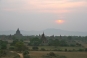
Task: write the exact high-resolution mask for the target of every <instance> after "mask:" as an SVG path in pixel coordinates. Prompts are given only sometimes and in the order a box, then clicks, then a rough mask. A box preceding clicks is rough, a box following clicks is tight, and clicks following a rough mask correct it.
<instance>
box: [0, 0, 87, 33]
mask: <svg viewBox="0 0 87 58" xmlns="http://www.w3.org/2000/svg"><path fill="white" fill-rule="evenodd" d="M86 25H87V0H0V31H6V30H16V29H17V28H19V29H21V30H26V31H30V30H44V29H48V28H55V29H62V30H68V31H82V32H87V26H86Z"/></svg>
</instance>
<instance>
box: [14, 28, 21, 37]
mask: <svg viewBox="0 0 87 58" xmlns="http://www.w3.org/2000/svg"><path fill="white" fill-rule="evenodd" d="M14 35H15V36H22V34H21V33H20V30H19V28H18V29H17V31H16V33H15V34H14Z"/></svg>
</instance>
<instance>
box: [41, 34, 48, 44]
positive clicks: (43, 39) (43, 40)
mask: <svg viewBox="0 0 87 58" xmlns="http://www.w3.org/2000/svg"><path fill="white" fill-rule="evenodd" d="M41 40H42V44H43V45H46V44H47V43H48V40H47V39H46V37H45V35H44V33H43V34H42V36H41Z"/></svg>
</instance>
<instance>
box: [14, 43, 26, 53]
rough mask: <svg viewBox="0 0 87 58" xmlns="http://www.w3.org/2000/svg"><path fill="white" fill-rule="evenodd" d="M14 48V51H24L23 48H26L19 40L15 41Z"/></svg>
mask: <svg viewBox="0 0 87 58" xmlns="http://www.w3.org/2000/svg"><path fill="white" fill-rule="evenodd" d="M15 48H16V51H20V52H21V51H24V50H26V48H27V47H26V46H25V45H24V43H23V42H21V41H19V42H17V43H16V44H15Z"/></svg>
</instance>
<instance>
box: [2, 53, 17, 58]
mask: <svg viewBox="0 0 87 58" xmlns="http://www.w3.org/2000/svg"><path fill="white" fill-rule="evenodd" d="M17 55H18V54H17V53H12V52H8V53H7V55H6V56H4V57H1V58H14V57H15V56H17Z"/></svg>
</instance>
